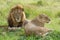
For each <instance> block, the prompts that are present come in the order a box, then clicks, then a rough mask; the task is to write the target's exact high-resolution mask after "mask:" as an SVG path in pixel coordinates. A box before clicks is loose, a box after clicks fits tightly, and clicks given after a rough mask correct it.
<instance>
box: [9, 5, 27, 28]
mask: <svg viewBox="0 0 60 40" xmlns="http://www.w3.org/2000/svg"><path fill="white" fill-rule="evenodd" d="M17 15H18V16H17ZM16 18H17V19H16ZM25 19H26V17H25V13H24V8H23V6H22V5H16V6H14V7H13V8H11V10H10V13H9V15H8V25H9V26H10V27H21V26H22V24H23V22H24V20H25ZM16 20H17V21H16Z"/></svg>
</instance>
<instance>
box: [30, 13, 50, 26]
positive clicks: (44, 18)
mask: <svg viewBox="0 0 60 40" xmlns="http://www.w3.org/2000/svg"><path fill="white" fill-rule="evenodd" d="M49 21H50V18H49V17H48V16H47V15H45V14H40V15H39V16H37V17H36V18H34V19H33V20H31V22H32V23H33V24H35V25H37V26H41V27H44V24H45V23H49Z"/></svg>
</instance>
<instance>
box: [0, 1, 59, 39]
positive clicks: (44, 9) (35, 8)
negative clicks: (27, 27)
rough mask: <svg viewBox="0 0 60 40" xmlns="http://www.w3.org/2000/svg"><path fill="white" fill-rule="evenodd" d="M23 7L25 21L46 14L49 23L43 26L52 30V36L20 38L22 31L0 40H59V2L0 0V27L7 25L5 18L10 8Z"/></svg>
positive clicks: (11, 33)
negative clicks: (49, 20)
mask: <svg viewBox="0 0 60 40" xmlns="http://www.w3.org/2000/svg"><path fill="white" fill-rule="evenodd" d="M17 4H21V5H23V6H24V10H25V13H26V17H27V19H29V20H31V19H33V18H35V17H36V16H37V15H39V14H46V15H48V16H49V17H50V19H51V22H50V23H49V24H46V25H45V26H46V27H48V28H51V29H54V30H55V32H53V34H51V35H49V36H47V37H45V38H41V37H40V38H39V37H33V36H29V37H27V38H25V36H20V33H21V34H24V32H21V31H22V30H18V31H15V32H8V33H5V35H0V40H60V0H0V25H8V23H7V17H8V14H9V11H10V9H11V7H12V6H14V5H17Z"/></svg>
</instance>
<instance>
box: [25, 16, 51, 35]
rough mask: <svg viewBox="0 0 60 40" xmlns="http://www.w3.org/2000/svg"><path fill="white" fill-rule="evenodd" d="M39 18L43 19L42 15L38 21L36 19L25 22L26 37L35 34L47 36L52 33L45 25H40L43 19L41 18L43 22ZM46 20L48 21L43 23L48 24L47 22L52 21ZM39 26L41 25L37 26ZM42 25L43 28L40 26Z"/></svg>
mask: <svg viewBox="0 0 60 40" xmlns="http://www.w3.org/2000/svg"><path fill="white" fill-rule="evenodd" d="M39 17H41V15H39V16H38V19H37V18H36V19H34V21H27V20H26V21H25V25H24V29H25V33H26V35H31V34H32V33H33V34H36V35H41V36H45V35H46V34H47V33H48V32H50V31H51V30H50V29H48V28H46V27H44V25H43V24H40V22H41V21H42V20H43V19H42V18H41V19H42V20H41V19H40V18H39ZM46 17H47V16H46ZM44 18H45V17H44ZM44 20H46V21H43V23H46V22H49V21H50V19H48V18H45V19H44ZM36 22H37V23H36ZM35 23H36V24H35ZM37 24H39V25H37ZM40 25H43V26H40Z"/></svg>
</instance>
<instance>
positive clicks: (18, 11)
mask: <svg viewBox="0 0 60 40" xmlns="http://www.w3.org/2000/svg"><path fill="white" fill-rule="evenodd" d="M23 12H24V9H23V8H20V7H18V6H17V7H15V8H14V9H13V11H12V14H13V17H14V18H15V21H16V22H20V21H21V18H22V16H23Z"/></svg>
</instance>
